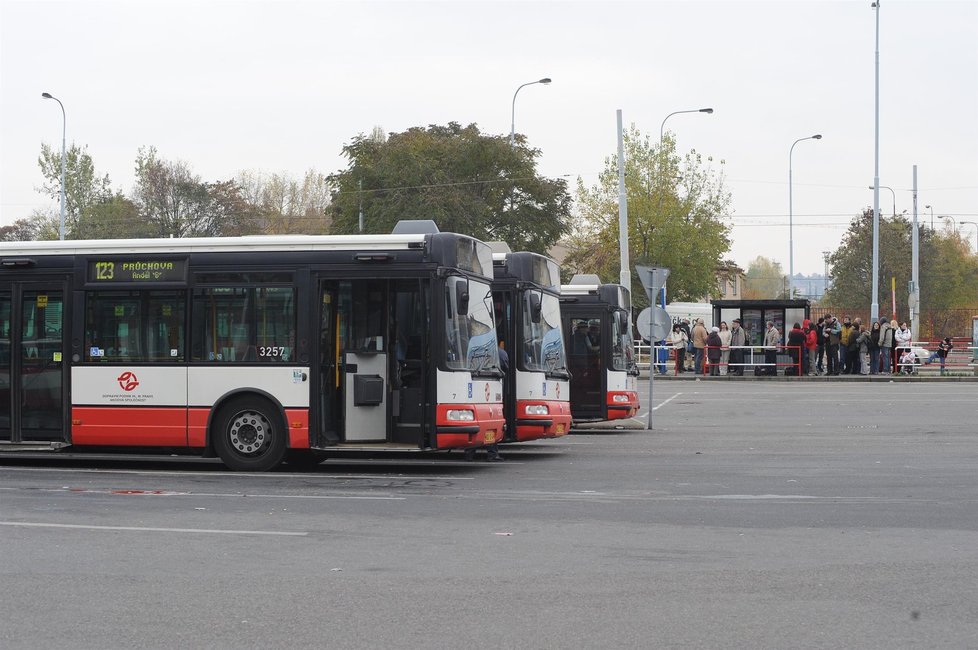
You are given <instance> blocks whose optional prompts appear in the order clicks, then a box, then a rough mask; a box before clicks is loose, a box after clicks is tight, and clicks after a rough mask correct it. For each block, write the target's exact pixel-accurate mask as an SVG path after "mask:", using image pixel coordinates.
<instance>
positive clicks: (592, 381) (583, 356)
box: [566, 315, 605, 416]
mask: <svg viewBox="0 0 978 650" xmlns="http://www.w3.org/2000/svg"><path fill="white" fill-rule="evenodd" d="M566 324H567V326H569V328H570V332H571V334H570V337H569V338H570V345H569V349H568V350H567V366H568V369H569V370H570V372H571V376H572V377H573V380H572V381H571V385H570V393H571V394H570V401H571V407H572V408H573V409H574V410H576V411H577V412H578V413H584V414H587V415H588V416H591V415H597V414H600V413H601V412H602V411H603V410H604V408H605V395H604V391H605V386H604V383H605V382H604V361H603V355H602V346H601V318H600V315H597V317H596V318H581V317H573V318H569V319H568V321H567V323H566Z"/></svg>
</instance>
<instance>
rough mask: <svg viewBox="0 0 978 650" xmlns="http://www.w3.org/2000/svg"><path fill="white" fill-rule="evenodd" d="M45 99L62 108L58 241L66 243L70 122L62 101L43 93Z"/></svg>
mask: <svg viewBox="0 0 978 650" xmlns="http://www.w3.org/2000/svg"><path fill="white" fill-rule="evenodd" d="M41 97H43V98H44V99H53V100H54V101H56V102H58V105H59V106H61V221H60V222H59V225H58V239H60V240H61V241H64V238H65V132H66V129H67V126H68V120H67V118H66V117H65V105H64V104H62V103H61V100H60V99H58V98H57V97H55V96H54V95H52V94H51V93H41Z"/></svg>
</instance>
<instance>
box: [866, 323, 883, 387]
mask: <svg viewBox="0 0 978 650" xmlns="http://www.w3.org/2000/svg"><path fill="white" fill-rule="evenodd" d="M879 369H880V323H879V321H876V320H874V321H873V326H872V327H871V328H870V330H869V374H871V375H875V374H877V373H878V372H879ZM863 374H865V373H863Z"/></svg>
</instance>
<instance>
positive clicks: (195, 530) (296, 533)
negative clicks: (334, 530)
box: [0, 521, 309, 537]
mask: <svg viewBox="0 0 978 650" xmlns="http://www.w3.org/2000/svg"><path fill="white" fill-rule="evenodd" d="M0 526H17V527H21V528H68V529H77V530H121V531H131V532H139V533H205V534H208V535H275V536H278V537H305V536H307V535H308V534H309V533H307V532H304V531H287V530H219V529H213V528H149V527H146V528H143V527H140V526H86V525H81V524H45V523H36V522H28V521H0Z"/></svg>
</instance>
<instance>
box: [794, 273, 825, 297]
mask: <svg viewBox="0 0 978 650" xmlns="http://www.w3.org/2000/svg"><path fill="white" fill-rule="evenodd" d="M828 284H829V279H828V278H826V277H825V276H824V275H822V274H820V273H813V274H812V275H802V274H801V273H796V274H795V277H794V278H792V281H791V289H792V296H793V297H795V298H807V299H808V300H812V301H815V300H821V299H822V296H824V295H825V290H826V288H828Z"/></svg>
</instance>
